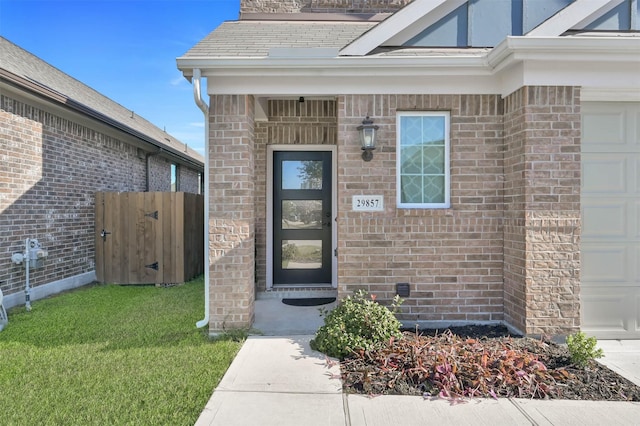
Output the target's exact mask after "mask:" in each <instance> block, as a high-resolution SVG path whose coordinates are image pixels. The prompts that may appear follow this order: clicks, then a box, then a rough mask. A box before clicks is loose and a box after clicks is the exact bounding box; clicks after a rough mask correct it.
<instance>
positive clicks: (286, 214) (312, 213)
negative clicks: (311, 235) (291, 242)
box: [282, 200, 322, 229]
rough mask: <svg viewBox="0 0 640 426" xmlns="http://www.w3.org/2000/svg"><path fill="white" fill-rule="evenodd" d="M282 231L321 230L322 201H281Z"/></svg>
mask: <svg viewBox="0 0 640 426" xmlns="http://www.w3.org/2000/svg"><path fill="white" fill-rule="evenodd" d="M282 229H322V200H282Z"/></svg>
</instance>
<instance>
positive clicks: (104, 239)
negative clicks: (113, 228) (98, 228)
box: [100, 229, 111, 241]
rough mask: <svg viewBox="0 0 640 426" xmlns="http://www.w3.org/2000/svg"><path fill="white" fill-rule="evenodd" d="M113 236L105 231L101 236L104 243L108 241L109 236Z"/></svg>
mask: <svg viewBox="0 0 640 426" xmlns="http://www.w3.org/2000/svg"><path fill="white" fill-rule="evenodd" d="M109 234H111V232H107V231H106V230H105V229H103V230H102V232H100V236H101V237H102V241H107V235H109Z"/></svg>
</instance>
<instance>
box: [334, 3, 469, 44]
mask: <svg viewBox="0 0 640 426" xmlns="http://www.w3.org/2000/svg"><path fill="white" fill-rule="evenodd" d="M466 1H467V0H415V1H414V2H413V3H410V4H408V5H407V6H405V7H404V8H402V9H400V10H399V11H397V12H396V13H394V14H393V15H391V16H389V17H388V18H387V19H385V20H384V21H382V22H380V23H379V24H378V25H376V26H375V27H373V28H371V29H370V30H369V31H367V32H366V33H364V34H363V35H362V36H360V37H358V38H357V39H355V40H354V41H353V42H351V43H350V44H348V45H347V46H346V47H344V48H343V49H342V50H341V51H340V55H342V56H364V55H366V54H368V53H369V52H371V51H372V50H374V49H375V48H377V47H379V46H381V45H383V44H385V43H386V42H387V41H389V40H390V39H394V37H396V36H397V35H398V34H399V33H402V36H401V37H400V38H401V39H404V40H405V41H406V40H409V39H410V38H411V37H412V36H409V34H411V33H414V34H413V35H416V34H418V33H419V32H420V31H422V30H424V28H426V26H429V25H432V24H434V23H435V22H437V21H438V19H440V17H444V16H446V15H447V14H448V13H449V12H452V11H453V10H455V8H457V7H458V6H460V5H461V4H462V3H465V2H466ZM433 11H437V14H436V15H437V16H438V18H437V19H433V22H431V21H432V19H430V17H429V15H430V14H431V13H432V12H433ZM440 15H442V16H440ZM425 25H426V26H425ZM396 41H397V40H396Z"/></svg>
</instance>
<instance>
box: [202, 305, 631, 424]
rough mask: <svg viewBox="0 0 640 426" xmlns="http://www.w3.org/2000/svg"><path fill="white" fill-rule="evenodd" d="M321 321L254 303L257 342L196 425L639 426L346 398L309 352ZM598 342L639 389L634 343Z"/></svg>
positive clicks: (404, 399)
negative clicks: (260, 334)
mask: <svg viewBox="0 0 640 426" xmlns="http://www.w3.org/2000/svg"><path fill="white" fill-rule="evenodd" d="M326 307H329V308H331V307H332V306H331V305H327V306H326ZM322 323H323V322H322V317H321V316H320V314H319V311H318V308H317V307H291V306H286V305H283V304H282V303H281V301H280V300H278V299H268V298H267V299H259V300H256V318H255V322H254V328H256V329H257V330H258V331H260V332H261V333H262V334H263V336H260V337H257V336H255V337H250V338H249V339H247V341H246V342H245V344H244V345H243V346H242V348H241V349H240V351H239V353H238V355H237V356H236V358H235V359H234V361H233V363H232V364H231V366H230V367H229V370H228V371H227V373H226V374H225V376H224V377H223V379H222V381H221V382H220V385H219V386H218V387H217V388H216V390H215V392H214V393H213V395H212V397H211V399H210V400H209V402H208V404H207V406H206V407H205V409H204V411H203V412H202V414H201V416H200V418H199V419H198V421H197V423H196V425H216V426H271V425H273V426H290V425H291V426H298V425H300V426H388V425H392V426H412V425H420V426H423V425H427V424H429V425H474V426H476V425H491V426H500V425H505V426H506V425H509V426H511V425H576V426H578V425H579V426H585V425H624V426H626V425H638V426H640V403H638V402H609V401H564V400H550V401H544V400H528V399H526V400H522V399H499V400H492V399H472V400H469V401H468V402H467V403H465V404H457V405H451V404H449V403H448V402H447V401H444V400H440V399H436V400H425V399H423V398H422V397H416V396H378V397H374V398H370V397H367V396H363V395H346V394H343V393H342V390H341V388H342V383H341V381H340V370H339V365H338V364H337V362H335V360H330V359H328V358H326V357H325V355H323V354H321V353H319V352H315V351H313V350H311V348H310V347H309V341H310V340H311V339H312V337H313V335H314V334H315V331H316V330H317V329H318V327H320V326H321V325H322ZM599 344H600V347H602V348H603V349H604V351H605V355H606V357H605V358H603V359H602V363H603V364H605V365H607V366H608V367H609V368H611V369H612V370H614V371H616V372H617V373H618V374H621V375H622V376H624V377H626V378H628V379H629V380H632V381H634V382H635V383H636V384H638V385H640V341H600V342H599Z"/></svg>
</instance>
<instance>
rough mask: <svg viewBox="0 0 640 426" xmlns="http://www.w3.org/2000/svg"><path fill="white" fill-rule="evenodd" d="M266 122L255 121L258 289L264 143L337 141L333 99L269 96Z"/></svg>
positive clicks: (261, 286) (262, 265)
mask: <svg viewBox="0 0 640 426" xmlns="http://www.w3.org/2000/svg"><path fill="white" fill-rule="evenodd" d="M267 114H268V117H269V121H268V122H259V123H256V131H255V137H256V159H255V161H256V186H255V190H256V213H255V214H256V249H257V258H256V274H257V277H256V278H257V290H258V291H264V290H265V289H266V276H267V259H266V253H267V218H266V209H267V200H266V194H267V184H266V182H267V176H266V173H267V145H274V144H282V145H290V144H303V145H308V144H328V145H335V144H336V143H337V129H338V128H337V114H336V102H335V101H331V100H306V101H305V102H303V103H301V102H298V101H297V100H270V101H269V103H268V112H267Z"/></svg>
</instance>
